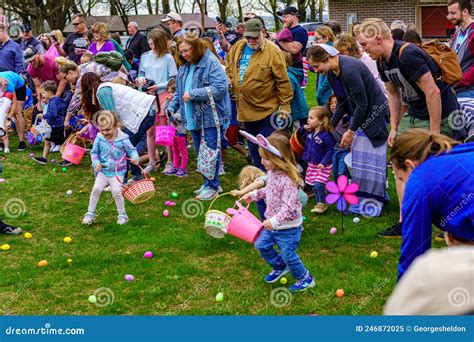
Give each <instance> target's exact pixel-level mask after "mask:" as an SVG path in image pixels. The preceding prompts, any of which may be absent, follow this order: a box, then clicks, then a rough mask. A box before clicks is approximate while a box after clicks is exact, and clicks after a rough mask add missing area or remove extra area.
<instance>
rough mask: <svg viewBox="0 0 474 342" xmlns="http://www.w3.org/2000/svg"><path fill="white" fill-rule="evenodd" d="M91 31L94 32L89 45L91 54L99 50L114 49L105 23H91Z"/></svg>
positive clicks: (107, 50)
mask: <svg viewBox="0 0 474 342" xmlns="http://www.w3.org/2000/svg"><path fill="white" fill-rule="evenodd" d="M92 33H93V34H94V42H93V43H92V44H91V45H90V46H89V49H88V50H89V51H90V52H91V53H92V55H96V54H97V53H99V52H109V51H115V46H114V43H113V42H112V41H111V40H110V32H109V28H108V27H107V24H105V23H102V22H98V23H95V24H94V25H92Z"/></svg>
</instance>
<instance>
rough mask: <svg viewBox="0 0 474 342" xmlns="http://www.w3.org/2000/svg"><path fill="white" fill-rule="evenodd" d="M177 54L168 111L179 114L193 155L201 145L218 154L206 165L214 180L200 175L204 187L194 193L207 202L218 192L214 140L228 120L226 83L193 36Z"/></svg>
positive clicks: (217, 64)
mask: <svg viewBox="0 0 474 342" xmlns="http://www.w3.org/2000/svg"><path fill="white" fill-rule="evenodd" d="M179 53H180V55H181V58H182V59H183V61H182V63H183V64H182V65H181V67H180V68H179V70H178V77H177V79H176V94H175V96H174V98H173V100H171V102H170V104H169V106H168V111H169V113H170V114H174V113H178V112H179V113H180V114H181V119H182V122H183V125H184V127H186V129H187V130H188V131H190V132H191V135H192V138H193V145H194V150H195V151H196V154H197V155H199V150H200V149H201V148H202V146H201V145H202V144H204V143H205V144H206V145H207V147H209V148H210V149H213V150H218V152H217V153H218V156H217V160H216V165H215V166H214V165H210V167H215V172H214V177H212V178H211V177H210V176H209V175H208V177H206V176H205V175H204V172H202V174H203V178H204V184H203V185H202V186H201V187H200V188H199V189H198V190H196V191H195V193H196V194H197V197H196V198H197V199H199V200H202V201H207V200H211V199H213V198H215V197H216V196H217V194H218V191H219V190H220V183H219V175H218V173H219V166H220V163H221V158H220V141H219V139H218V137H219V136H220V138H221V139H222V137H223V134H224V130H223V128H224V126H227V125H228V123H229V118H230V105H229V92H228V85H227V79H226V74H225V72H224V70H223V68H222V65H221V63H220V61H219V59H218V58H217V57H216V56H214V54H212V52H211V51H210V50H209V49H208V48H207V47H206V44H205V43H204V42H203V41H202V40H201V39H199V38H198V37H197V36H196V35H194V34H191V33H186V34H185V35H184V36H183V41H182V42H181V43H180V44H179ZM210 96H212V99H211V98H210ZM213 102H214V103H213ZM202 139H204V141H201V140H202Z"/></svg>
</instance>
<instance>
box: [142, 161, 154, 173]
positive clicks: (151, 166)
mask: <svg viewBox="0 0 474 342" xmlns="http://www.w3.org/2000/svg"><path fill="white" fill-rule="evenodd" d="M155 171H156V163H148V165H147V166H145V168H144V169H143V172H145V173H146V174H149V173H152V172H155Z"/></svg>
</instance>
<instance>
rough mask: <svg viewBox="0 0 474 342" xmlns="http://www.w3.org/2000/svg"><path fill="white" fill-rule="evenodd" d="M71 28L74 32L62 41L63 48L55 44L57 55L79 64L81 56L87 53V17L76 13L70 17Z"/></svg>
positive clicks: (57, 43)
mask: <svg viewBox="0 0 474 342" xmlns="http://www.w3.org/2000/svg"><path fill="white" fill-rule="evenodd" d="M72 27H73V30H74V32H73V33H71V34H69V35H68V36H67V38H66V40H65V41H64V44H63V46H60V44H59V42H55V43H54V44H55V45H56V48H57V49H58V51H59V54H60V55H61V56H63V57H67V58H69V59H70V60H71V61H73V62H74V63H76V64H79V62H80V59H81V56H82V55H83V54H84V52H86V51H87V47H88V46H89V43H88V41H87V17H86V15H85V14H82V13H78V14H75V15H73V16H72Z"/></svg>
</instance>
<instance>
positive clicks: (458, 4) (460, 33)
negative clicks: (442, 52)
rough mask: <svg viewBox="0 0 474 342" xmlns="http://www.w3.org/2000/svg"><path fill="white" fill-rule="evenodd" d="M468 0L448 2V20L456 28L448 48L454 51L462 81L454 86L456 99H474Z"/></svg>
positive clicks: (473, 35) (472, 25)
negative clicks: (460, 70)
mask: <svg viewBox="0 0 474 342" xmlns="http://www.w3.org/2000/svg"><path fill="white" fill-rule="evenodd" d="M471 10H472V5H471V1H470V0H450V1H449V2H448V19H449V20H450V21H451V23H452V24H453V25H455V26H456V31H455V33H454V36H453V37H452V39H451V41H450V47H451V48H452V49H454V50H455V51H456V54H457V55H458V60H459V64H460V65H461V69H462V73H463V75H462V79H461V80H460V81H459V82H458V83H457V84H456V85H455V86H454V89H455V90H456V92H457V95H458V97H470V98H473V97H474V21H473V20H472V17H471Z"/></svg>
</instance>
